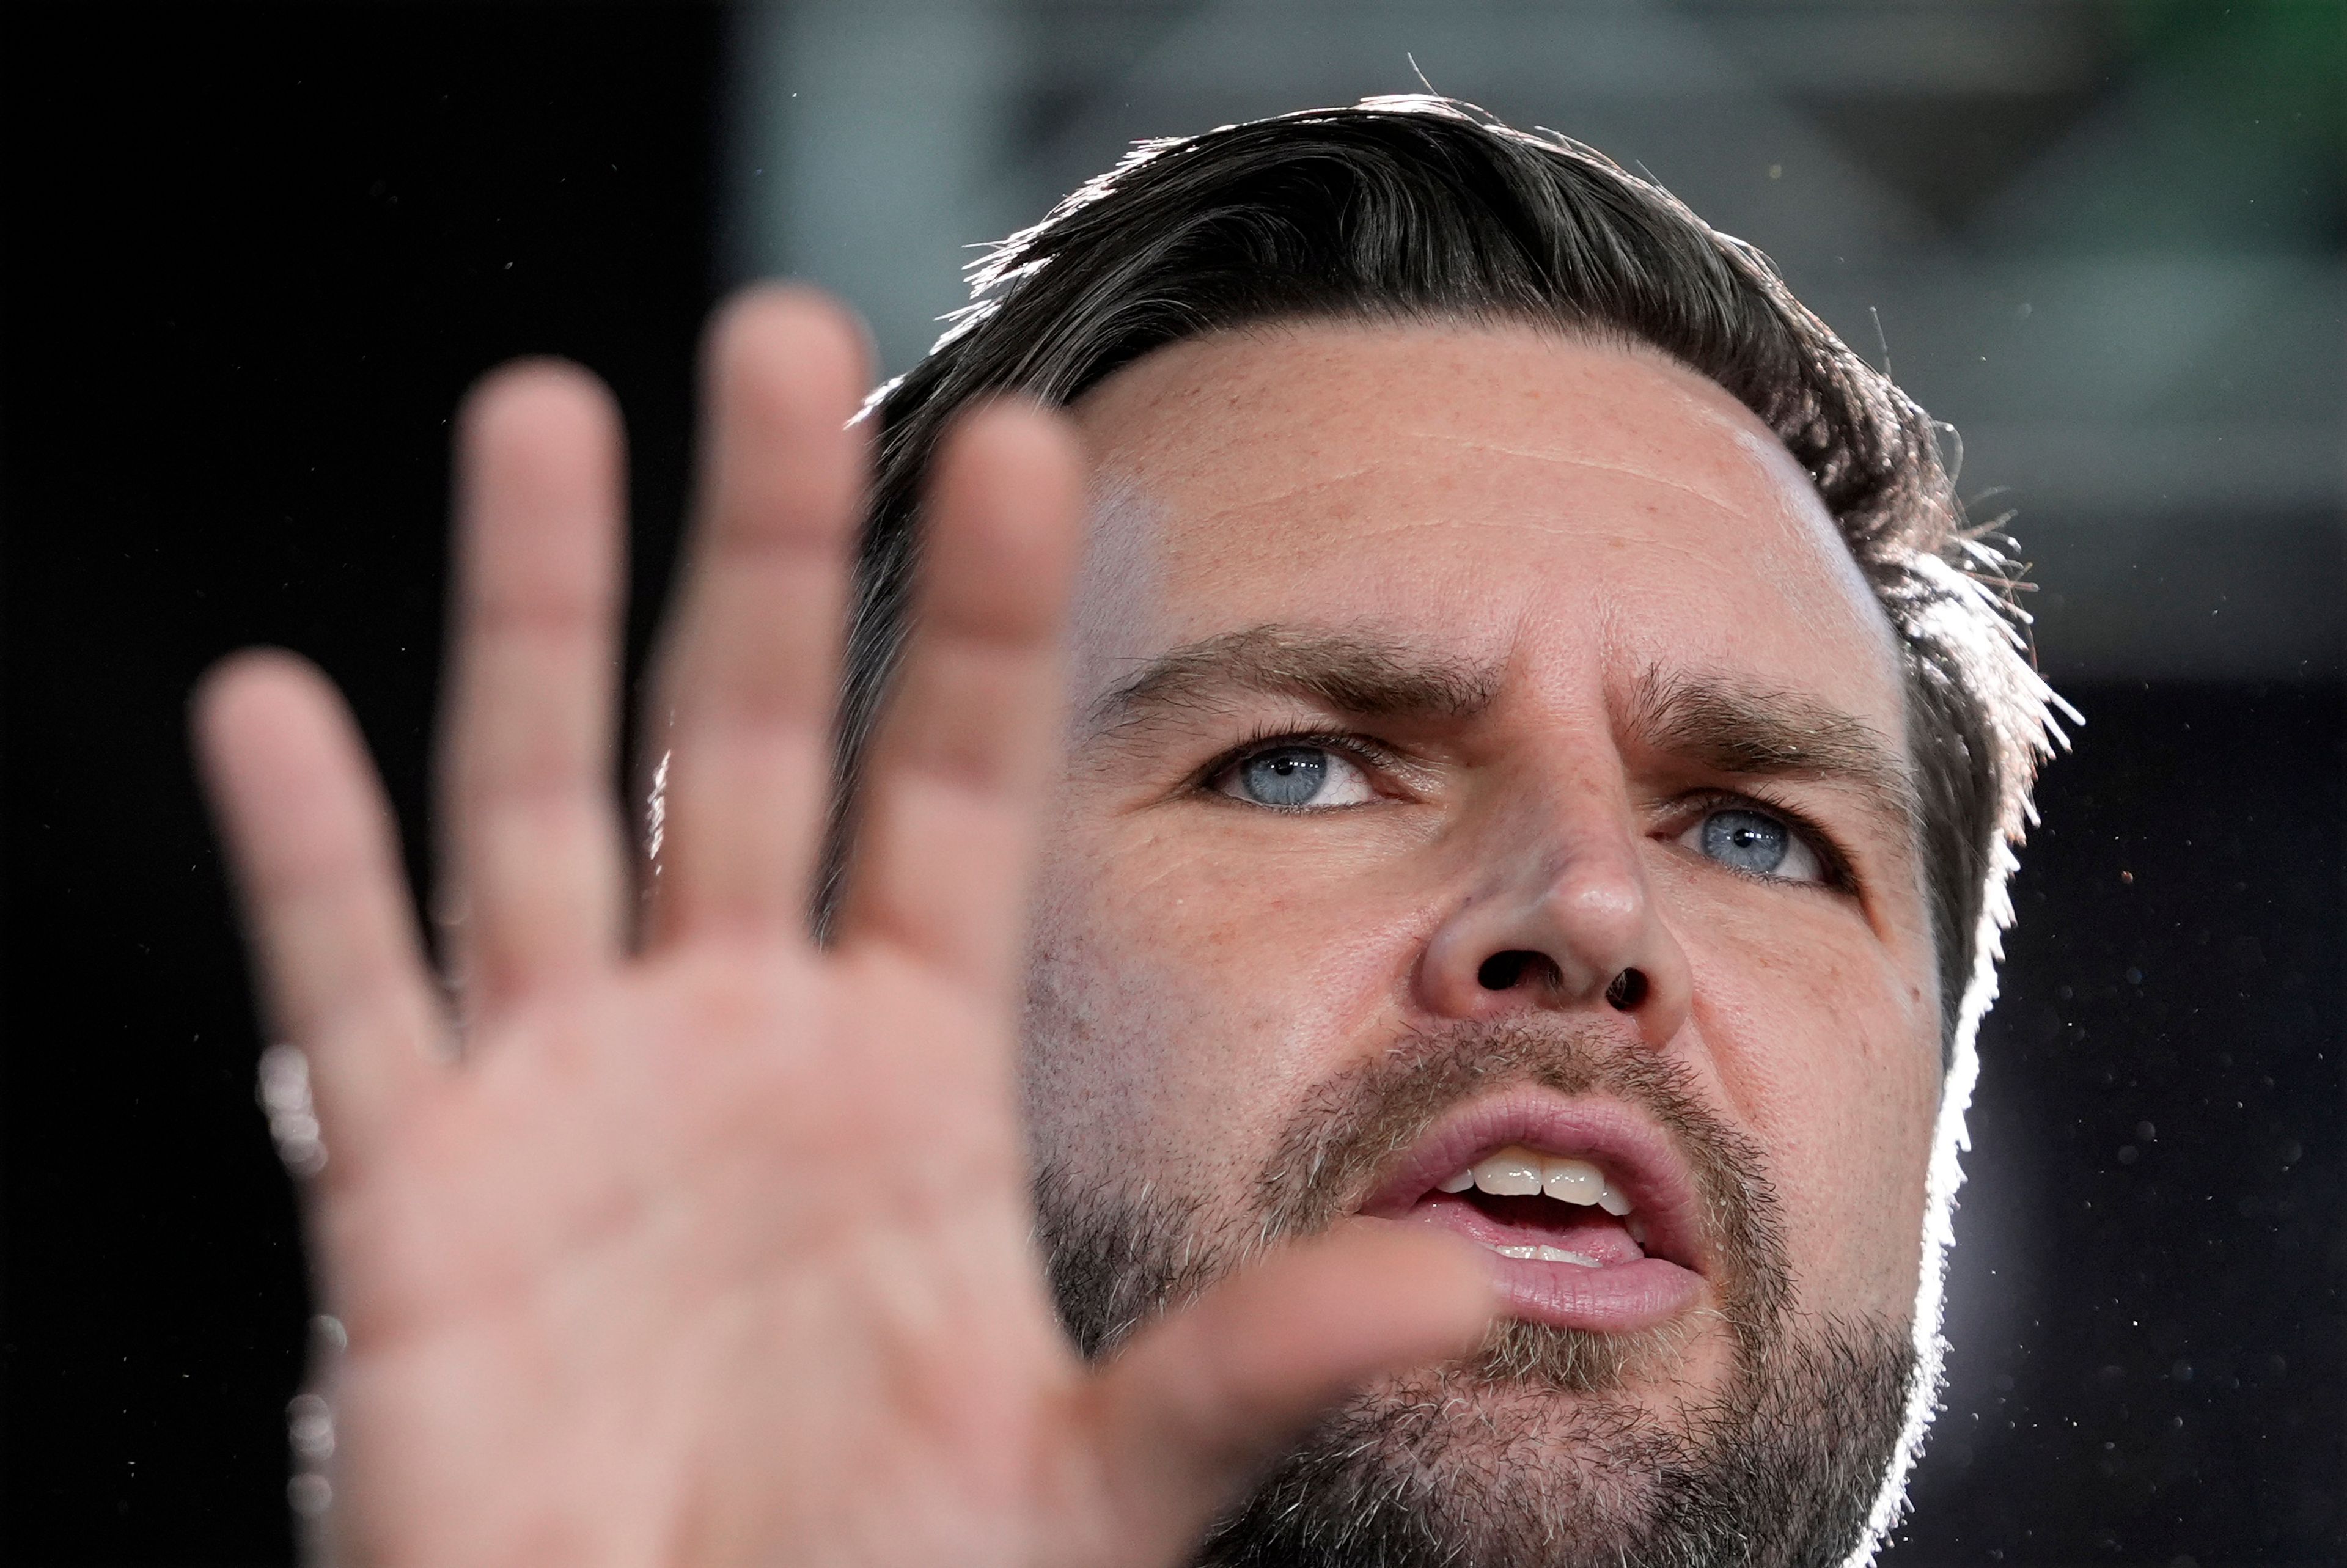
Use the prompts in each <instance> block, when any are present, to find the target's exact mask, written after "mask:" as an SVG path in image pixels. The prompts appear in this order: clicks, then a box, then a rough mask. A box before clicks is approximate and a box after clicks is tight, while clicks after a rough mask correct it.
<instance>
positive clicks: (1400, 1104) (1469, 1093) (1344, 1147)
mask: <svg viewBox="0 0 2347 1568" xmlns="http://www.w3.org/2000/svg"><path fill="white" fill-rule="evenodd" d="M1523 1084H1532V1085H1537V1086H1539V1087H1541V1088H1544V1089H1548V1090H1551V1091H1554V1092H1556V1093H1559V1094H1564V1095H1573V1096H1581V1095H1594V1096H1602V1097H1605V1098H1610V1099H1614V1100H1619V1101H1622V1102H1625V1103H1627V1104H1629V1105H1631V1106H1634V1107H1635V1108H1636V1109H1638V1110H1640V1111H1643V1112H1645V1113H1646V1114H1647V1115H1648V1116H1650V1117H1652V1118H1653V1119H1654V1121H1655V1122H1656V1123H1657V1124H1659V1125H1660V1126H1661V1128H1662V1129H1663V1131H1664V1132H1665V1135H1666V1136H1667V1137H1668V1138H1669V1140H1670V1142H1671V1143H1672V1145H1673V1147H1674V1149H1675V1150H1676V1153H1677V1154H1678V1156H1679V1157H1680V1159H1682V1160H1683V1161H1684V1162H1685V1163H1686V1166H1687V1168H1688V1171H1689V1172H1690V1173H1691V1176H1692V1179H1693V1181H1694V1184H1695V1188H1696V1194H1697V1196H1698V1199H1699V1201H1700V1204H1701V1208H1702V1221H1701V1223H1702V1225H1703V1227H1704V1229H1705V1230H1706V1233H1707V1234H1706V1240H1707V1241H1708V1242H1709V1243H1710V1244H1711V1255H1712V1256H1714V1257H1716V1258H1717V1259H1718V1260H1719V1263H1720V1276H1719V1277H1718V1278H1717V1279H1715V1280H1714V1282H1713V1283H1714V1286H1716V1288H1717V1291H1718V1293H1719V1295H1720V1296H1721V1299H1722V1302H1723V1309H1724V1311H1725V1312H1726V1315H1727V1318H1728V1320H1729V1322H1730V1324H1731V1326H1733V1327H1735V1328H1736V1329H1737V1334H1738V1337H1739V1338H1743V1337H1757V1336H1761V1335H1764V1334H1765V1333H1766V1332H1767V1331H1768V1328H1769V1327H1770V1326H1773V1325H1776V1324H1778V1323H1779V1322H1781V1320H1782V1318H1783V1317H1784V1315H1785V1313H1786V1312H1787V1311H1788V1309H1789V1307H1790V1305H1791V1296H1792V1268H1791V1264H1790V1260H1789V1256H1788V1250H1787V1247H1786V1243H1785V1235H1784V1225H1783V1220H1782V1216H1781V1209H1780V1206H1779V1204H1778V1199H1777V1195H1776V1189H1775V1187H1774V1186H1773V1185H1772V1184H1771V1183H1770V1182H1769V1180H1768V1164H1767V1160H1766V1158H1765V1156H1764V1155H1763V1153H1762V1152H1761V1150H1760V1148H1759V1146H1758V1144H1757V1143H1755V1142H1754V1141H1753V1140H1752V1139H1751V1138H1750V1137H1748V1136H1747V1135H1746V1134H1745V1133H1744V1132H1741V1131H1739V1130H1738V1129H1737V1128H1736V1127H1735V1126H1733V1125H1731V1124H1730V1123H1729V1122H1727V1121H1726V1120H1725V1119H1724V1118H1723V1117H1721V1116H1720V1115H1719V1114H1718V1113H1717V1112H1715V1111H1714V1110H1712V1109H1711V1107H1710V1106H1709V1105H1708V1104H1707V1103H1706V1102H1705V1100H1704V1099H1703V1097H1702V1094H1701V1092H1700V1091H1699V1090H1698V1089H1697V1087H1696V1080H1695V1074H1694V1073H1693V1072H1692V1071H1690V1070H1689V1069H1688V1068H1687V1067H1686V1064H1685V1063H1683V1062H1680V1061H1675V1060H1672V1059H1669V1058H1666V1057H1663V1056H1659V1055H1657V1054H1655V1052H1654V1051H1652V1050H1647V1049H1645V1048H1643V1047H1639V1046H1635V1045H1626V1044H1624V1042H1623V1041H1622V1039H1621V1037H1620V1035H1619V1034H1618V1033H1617V1032H1614V1031H1613V1030H1607V1029H1606V1028H1604V1026H1602V1025H1596V1024H1591V1023H1584V1022H1582V1021H1580V1020H1564V1019H1555V1020H1525V1019H1507V1020H1492V1021H1485V1022H1471V1023H1461V1024H1454V1025H1449V1026H1445V1027H1442V1028H1439V1029H1426V1030H1412V1031H1411V1032H1410V1033H1409V1034H1407V1035H1405V1036H1403V1037H1402V1038H1401V1039H1400V1040H1398V1041H1397V1042H1396V1043H1395V1045H1394V1047H1393V1049H1391V1050H1389V1051H1387V1052H1386V1053H1384V1054H1383V1055H1381V1056H1379V1057H1377V1058H1375V1059H1374V1060H1371V1061H1365V1062H1363V1063H1361V1064H1359V1065H1358V1066H1356V1067H1353V1068H1350V1069H1348V1070H1347V1071H1344V1072H1342V1073H1340V1074H1338V1075H1337V1076H1335V1077H1332V1078H1330V1079H1327V1080H1326V1081H1323V1082H1322V1083H1321V1084H1320V1085H1319V1086H1318V1087H1317V1088H1316V1089H1315V1090H1314V1091H1313V1092H1312V1094H1311V1095H1310V1097H1309V1098H1308V1099H1307V1101H1306V1102H1305V1103H1304V1104H1303V1105H1302V1106H1301V1107H1299V1108H1298V1110H1297V1111H1296V1113H1295V1114H1294V1115H1293V1116H1292V1117H1290V1118H1289V1120H1288V1122H1287V1125H1286V1129H1285V1130H1284V1131H1283V1133H1282V1135H1281V1138H1280V1140H1279V1143H1278V1144H1277V1145H1276V1148H1275V1150H1274V1152H1273V1153H1272V1155H1271V1157H1270V1158H1269V1159H1268V1160H1267V1161H1266V1163H1265V1165H1264V1168H1263V1170H1262V1172H1261V1173H1259V1174H1258V1176H1257V1177H1256V1179H1255V1203H1254V1204H1253V1205H1252V1206H1253V1208H1254V1210H1255V1214H1256V1215H1257V1223H1258V1234H1257V1235H1255V1237H1253V1238H1251V1239H1252V1242H1253V1245H1254V1246H1255V1247H1268V1246H1270V1245H1276V1244H1277V1243H1279V1242H1282V1241H1285V1240H1287V1239H1290V1238H1292V1237H1296V1236H1302V1235H1313V1234H1315V1233H1317V1232H1319V1231H1322V1230H1326V1229H1327V1227H1328V1226H1330V1225H1334V1224H1335V1223H1337V1221H1338V1220H1340V1219H1342V1218H1343V1217H1344V1216H1345V1215H1346V1214H1349V1213H1350V1212H1352V1211H1353V1210H1354V1209H1356V1208H1358V1206H1359V1204H1360V1203H1361V1202H1362V1201H1363V1200H1364V1199H1365V1198H1366V1197H1367V1196H1368V1193H1369V1192H1370V1190H1371V1188H1372V1187H1373V1185H1374V1184H1375V1183H1376V1182H1377V1180H1378V1177H1379V1176H1380V1174H1381V1173H1383V1172H1384V1171H1385V1170H1387V1169H1388V1168H1389V1165H1390V1164H1391V1163H1392V1162H1393V1161H1394V1160H1395V1159H1396V1158H1398V1157H1399V1155H1401V1154H1402V1153H1405V1152H1406V1151H1408V1150H1409V1148H1410V1147H1411V1146H1412V1145H1413V1144H1415V1143H1418V1142H1419V1140H1420V1139H1421V1138H1423V1137H1425V1136H1426V1134H1427V1132H1428V1131H1429V1130H1430V1128H1431V1127H1432V1126H1433V1125H1434V1123H1435V1122H1437V1121H1438V1120H1440V1118H1441V1117H1442V1116H1443V1115H1444V1114H1445V1113H1447V1112H1450V1110H1452V1109H1453V1108H1455V1107H1456V1106H1458V1105H1460V1104H1461V1103H1463V1102H1467V1101H1470V1100H1472V1099H1475V1098H1477V1097H1479V1096H1481V1095H1483V1094H1488V1093H1491V1092H1492V1091H1496V1090H1500V1089H1505V1088H1512V1087H1515V1086H1518V1085H1523ZM1748 1348H1750V1349H1752V1350H1755V1351H1757V1350H1758V1348H1759V1346H1758V1344H1753V1345H1751V1346H1749V1347H1748Z"/></svg>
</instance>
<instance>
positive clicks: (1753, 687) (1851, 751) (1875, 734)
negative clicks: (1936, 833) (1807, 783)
mask: <svg viewBox="0 0 2347 1568" xmlns="http://www.w3.org/2000/svg"><path fill="white" fill-rule="evenodd" d="M1626 709H1627V711H1626V721H1627V722H1626V725H1625V727H1626V728H1627V729H1628V730H1629V732H1630V733H1632V734H1633V735H1635V736H1636V737H1637V738H1638V739H1639V740H1640V741H1641V742H1643V743H1645V744H1647V745H1649V746H1652V747H1654V748H1655V750H1657V751H1661V752H1664V753H1669V754H1671V755H1673V756H1676V757H1679V758H1682V759H1684V760H1686V761H1687V762H1691V763H1693V764H1696V765H1697V766H1698V767H1701V768H1704V769H1706V770H1707V771H1710V772H1713V773H1719V774H1739V775H1742V776H1745V777H1750V778H1768V777H1780V778H1782V777H1790V778H1806V779H1815V780H1817V781H1819V782H1820V783H1823V784H1840V785H1843V786H1846V787H1848V788H1850V790H1852V791H1854V792H1856V793H1857V794H1860V795H1862V796H1863V797H1864V798H1865V800H1866V802H1867V804H1868V805H1869V807H1870V809H1872V810H1873V811H1874V812H1875V813H1876V814H1877V815H1880V816H1882V817H1885V818H1887V819H1889V820H1890V821H1891V824H1892V825H1894V826H1895V827H1896V828H1897V829H1898V830H1899V831H1900V832H1901V833H1905V834H1908V835H1912V834H1913V833H1914V832H1915V831H1916V830H1917V829H1918V828H1919V826H1920V825H1921V824H1922V818H1923V811H1922V797H1921V796H1920V794H1918V793H1917V790H1916V786H1915V779H1914V775H1913V774H1912V773H1911V771H1910V770H1909V768H1908V766H1907V763H1906V755H1905V753H1904V752H1903V751H1902V750H1901V748H1900V747H1899V746H1897V745H1895V744H1894V743H1891V740H1890V739H1889V738H1888V737H1886V736H1885V735H1884V734H1883V733H1881V731H1880V730H1878V729H1876V728H1875V727H1874V726H1873V725H1872V724H1870V723H1867V722H1866V721H1865V720H1863V719H1860V718H1857V717H1854V716H1853V715H1851V714H1849V713H1846V712H1842V711H1841V710H1840V709H1839V708H1835V707H1833V706H1832V705H1830V704H1829V703H1826V702H1819V700H1817V699H1816V698H1814V697H1809V696H1806V695H1804V694H1802V693H1801V692H1792V691H1788V690H1785V689H1782V688H1778V687H1769V686H1762V685H1758V684H1755V683H1753V682H1749V681H1747V680H1745V679H1743V678H1741V677H1739V676H1737V675H1734V674H1730V673H1728V672H1726V671H1705V672H1701V673H1697V672H1694V671H1666V670H1662V669H1659V668H1654V667H1649V668H1648V669H1647V670H1646V671H1644V672H1643V673H1642V674H1641V675H1640V676H1639V678H1638V681H1637V683H1636V685H1635V687H1634V688H1633V689H1632V692H1631V695H1630V701H1629V702H1628V703H1627V705H1626Z"/></svg>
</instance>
